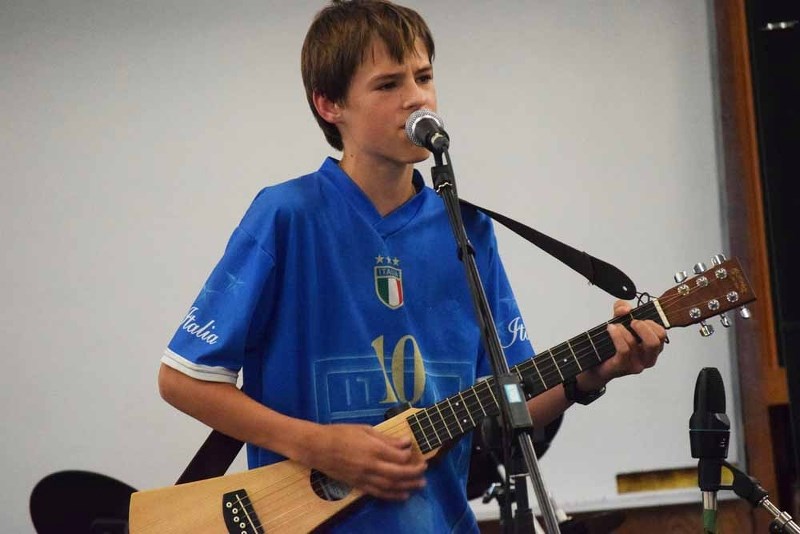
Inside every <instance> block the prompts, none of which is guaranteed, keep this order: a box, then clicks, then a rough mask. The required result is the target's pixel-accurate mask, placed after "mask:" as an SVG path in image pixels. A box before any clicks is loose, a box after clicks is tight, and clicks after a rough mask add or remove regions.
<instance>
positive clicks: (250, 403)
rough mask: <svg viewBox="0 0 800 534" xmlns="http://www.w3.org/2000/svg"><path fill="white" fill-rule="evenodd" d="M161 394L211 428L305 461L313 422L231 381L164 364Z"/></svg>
mask: <svg viewBox="0 0 800 534" xmlns="http://www.w3.org/2000/svg"><path fill="white" fill-rule="evenodd" d="M158 386H159V391H160V393H161V396H162V398H163V399H164V400H165V401H167V402H168V403H169V404H171V405H172V406H174V407H175V408H177V409H178V410H180V411H182V412H184V413H186V414H188V415H191V416H192V417H194V418H195V419H197V420H199V421H201V422H203V423H205V424H207V425H208V426H210V427H211V428H213V429H215V430H218V431H220V432H222V433H223V434H226V435H228V436H231V437H233V438H236V439H239V440H241V441H244V442H246V443H252V444H253V445H257V446H259V447H262V448H265V449H268V450H271V451H274V452H276V453H278V454H281V455H283V456H286V457H287V458H291V459H293V460H297V461H301V462H303V461H304V458H303V455H305V454H307V453H308V444H309V443H313V442H314V440H313V439H312V435H313V434H314V432H315V430H316V429H315V427H316V426H317V425H316V424H315V423H312V422H309V421H304V420H301V419H295V418H292V417H288V416H286V415H283V414H281V413H278V412H276V411H275V410H271V409H269V408H267V407H266V406H264V405H263V404H261V403H259V402H257V401H255V400H253V399H251V398H250V397H248V396H247V395H246V394H245V393H243V392H242V391H241V390H239V388H237V387H236V386H234V385H233V384H226V383H219V382H206V381H202V380H197V379H194V378H192V377H190V376H187V375H185V374H183V373H181V372H180V371H177V370H175V369H172V368H171V367H169V366H166V365H164V364H162V365H161V369H160V371H159V375H158Z"/></svg>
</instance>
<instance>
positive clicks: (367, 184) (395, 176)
mask: <svg viewBox="0 0 800 534" xmlns="http://www.w3.org/2000/svg"><path fill="white" fill-rule="evenodd" d="M339 166H340V167H341V168H342V170H343V171H344V172H345V173H347V175H348V176H349V177H350V179H351V180H353V182H355V183H356V185H357V186H358V187H359V188H360V189H361V191H363V192H364V194H365V195H366V196H367V198H369V199H370V201H371V202H372V205H373V206H375V209H376V210H377V211H378V213H380V214H381V216H385V215H387V214H389V213H391V212H393V211H394V210H396V209H397V208H399V207H400V206H402V205H403V204H405V203H406V202H407V201H408V200H409V199H410V198H411V197H413V196H414V194H415V193H416V190H415V189H414V183H413V180H412V176H413V172H414V166H413V165H412V164H410V163H408V164H398V163H386V164H384V165H360V164H358V162H357V161H355V160H354V159H350V158H347V156H346V155H345V156H343V157H342V160H341V162H340V163H339Z"/></svg>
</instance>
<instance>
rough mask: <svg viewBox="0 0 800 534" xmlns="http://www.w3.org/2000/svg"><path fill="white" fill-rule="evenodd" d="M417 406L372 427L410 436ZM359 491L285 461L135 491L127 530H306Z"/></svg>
mask: <svg viewBox="0 0 800 534" xmlns="http://www.w3.org/2000/svg"><path fill="white" fill-rule="evenodd" d="M417 411H419V409H416V408H411V409H409V410H406V411H404V412H403V413H401V414H399V415H397V416H395V417H393V418H391V419H388V420H386V421H384V422H383V423H381V424H380V425H378V426H377V427H376V428H377V429H378V430H380V431H382V432H384V433H386V434H391V435H395V436H399V435H404V434H405V435H412V433H411V429H410V428H409V427H408V423H407V422H406V418H407V417H408V416H409V415H411V414H413V413H415V412H417ZM415 449H416V450H417V452H418V453H419V454H422V453H421V452H420V451H419V448H418V447H415ZM434 454H435V451H432V452H431V453H428V454H425V456H426V457H429V456H433V455H434ZM362 496H363V493H362V492H360V491H358V490H354V489H350V488H348V487H346V486H344V485H343V484H340V483H338V482H336V481H334V480H332V479H329V478H327V477H325V476H324V475H322V474H321V473H319V472H318V471H312V470H311V469H308V468H307V467H305V466H303V465H301V464H298V463H297V462H293V461H291V460H286V461H283V462H278V463H275V464H272V465H268V466H265V467H259V468H256V469H251V470H249V471H245V472H242V473H234V474H231V475H225V476H221V477H216V478H210V479H207V480H200V481H198V482H191V483H188V484H181V485H178V486H168V487H165V488H160V489H155V490H149V491H140V492H137V493H134V494H133V495H132V496H131V505H130V514H129V523H128V528H129V532H130V533H131V534H156V533H159V534H173V533H197V534H203V533H209V534H221V533H225V532H231V533H232V532H235V533H237V534H241V533H247V534H250V533H258V532H268V533H272V532H287V533H288V532H291V533H296V532H309V531H311V530H313V529H315V528H317V527H319V526H320V525H322V524H323V523H324V522H325V521H327V520H329V519H330V518H332V517H333V516H334V515H336V514H337V513H339V512H340V511H342V510H343V509H344V508H346V507H347V506H349V505H351V504H353V503H354V502H355V501H357V500H358V499H360V498H361V497H362Z"/></svg>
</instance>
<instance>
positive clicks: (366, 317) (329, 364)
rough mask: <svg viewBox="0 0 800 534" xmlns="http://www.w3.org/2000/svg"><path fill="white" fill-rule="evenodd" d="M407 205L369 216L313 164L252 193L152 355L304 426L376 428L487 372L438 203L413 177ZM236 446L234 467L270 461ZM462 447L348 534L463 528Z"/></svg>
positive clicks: (494, 266) (377, 504) (527, 352)
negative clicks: (387, 415)
mask: <svg viewBox="0 0 800 534" xmlns="http://www.w3.org/2000/svg"><path fill="white" fill-rule="evenodd" d="M414 185H415V186H416V188H417V194H416V195H415V196H414V197H413V198H411V199H410V200H409V201H408V202H406V203H405V204H403V205H402V206H401V207H399V208H398V209H396V210H395V211H393V212H392V213H390V214H388V215H386V216H384V217H381V215H380V214H379V213H378V212H377V211H376V210H375V208H374V206H373V205H372V203H371V202H370V200H369V199H368V198H367V197H366V196H365V195H364V193H363V192H362V191H361V190H360V189H359V188H358V186H357V185H356V184H355V183H354V182H353V181H352V180H351V179H350V178H349V177H348V176H347V175H346V174H345V173H344V172H343V171H342V170H341V169H340V168H339V166H338V164H337V161H336V160H334V159H330V158H329V159H328V160H326V161H325V163H324V164H323V165H322V167H321V168H320V170H319V171H317V172H315V173H313V174H310V175H307V176H304V177H301V178H298V179H296V180H291V181H289V182H285V183H283V184H280V185H277V186H273V187H267V188H265V189H264V190H262V191H261V192H260V193H259V195H258V196H257V197H256V199H255V200H254V201H253V204H252V205H251V207H250V209H249V210H248V211H247V213H246V214H245V216H244V218H243V219H242V221H241V223H240V224H239V226H238V227H237V228H236V230H235V231H234V232H233V235H232V236H231V238H230V241H229V242H228V245H227V248H226V250H225V253H224V255H223V257H222V259H221V260H220V262H219V263H218V264H217V266H216V268H215V269H214V271H213V272H212V274H211V275H210V277H209V278H208V281H207V282H206V283H205V285H204V286H203V288H202V290H201V292H200V294H199V296H198V297H197V300H196V301H195V302H194V303H193V304H192V306H191V307H190V309H189V311H188V313H187V314H186V316H185V318H184V320H183V322H182V323H181V325H180V327H179V328H178V330H177V332H176V334H175V336H174V337H173V339H172V341H171V342H170V344H169V347H168V349H167V350H166V351H165V354H164V356H163V358H162V362H163V363H165V364H166V365H169V366H170V367H173V368H175V369H178V370H179V371H182V372H184V373H186V374H187V375H189V376H192V377H195V378H198V379H201V380H210V381H221V382H230V383H235V382H236V380H237V377H238V374H239V372H240V371H242V372H243V389H244V391H245V392H246V393H247V394H248V395H249V396H251V397H252V398H254V399H257V400H258V401H260V402H262V403H263V404H265V405H266V406H269V407H270V408H272V409H274V410H277V411H279V412H281V413H284V414H286V415H289V416H292V417H297V418H302V419H306V420H311V421H316V422H319V423H368V424H377V423H379V422H380V421H382V420H383V416H384V412H385V411H386V410H387V409H388V408H391V407H392V406H394V405H396V404H398V403H401V402H409V403H411V404H412V405H413V406H417V407H424V406H429V405H431V404H434V403H435V402H436V401H439V400H441V399H443V398H445V397H447V396H450V395H453V394H455V393H457V392H459V391H461V390H464V389H465V388H468V387H469V386H471V385H472V384H473V383H474V382H475V380H476V378H478V377H480V376H485V375H488V374H490V366H489V362H488V359H487V357H486V355H485V354H484V351H483V348H482V344H481V339H480V332H479V331H478V328H477V326H476V321H475V316H474V311H473V304H472V300H471V296H470V292H469V289H468V286H467V282H466V277H465V271H464V266H463V264H462V263H461V262H460V261H459V260H458V257H457V254H456V246H455V240H454V239H453V235H452V230H451V228H450V224H449V222H448V219H447V214H446V212H445V210H444V205H443V202H442V200H441V199H440V198H438V196H437V195H436V194H435V193H434V192H433V191H432V190H431V189H430V188H427V187H425V186H424V184H423V180H422V177H421V175H420V174H419V173H418V172H417V171H415V172H414ZM463 214H464V223H465V225H466V228H467V233H468V235H469V238H470V241H471V243H472V245H473V247H474V249H475V253H476V261H477V264H478V269H479V271H480V273H481V278H482V280H483V284H484V286H485V289H486V294H487V297H488V300H489V303H490V306H491V309H492V313H493V315H494V318H495V322H496V325H497V328H498V332H499V333H500V339H501V342H502V344H503V346H504V348H505V352H506V357H507V359H508V360H509V363H510V364H511V365H515V364H516V363H519V362H520V361H522V360H523V359H526V358H530V357H531V356H532V355H533V350H532V348H531V346H530V343H529V342H528V341H527V333H526V331H525V327H524V324H523V322H522V320H521V317H520V312H519V310H518V308H517V304H516V301H515V299H514V296H513V294H512V291H511V288H510V285H509V283H508V280H507V277H506V274H505V271H504V269H503V266H502V263H501V261H500V257H499V256H498V254H497V246H496V241H495V236H494V233H493V230H492V225H491V221H490V220H489V219H488V217H486V216H485V215H483V214H481V213H478V212H475V211H473V210H467V209H465V210H463ZM281 459H283V458H281V457H279V456H278V455H276V454H275V453H273V452H271V451H267V450H264V449H260V448H257V447H255V446H252V445H248V463H249V465H250V467H251V468H252V467H258V466H262V465H266V464H269V463H273V462H275V461H278V460H281ZM469 459H470V439H468V438H467V439H462V440H461V441H460V442H459V443H458V444H457V445H456V446H455V447H454V448H453V449H452V450H451V451H450V452H449V453H448V454H447V456H445V458H444V459H443V460H442V461H440V462H438V463H437V464H434V465H432V466H431V468H430V469H429V470H428V472H427V474H426V477H427V482H428V484H427V486H426V487H425V489H423V490H421V491H418V492H415V493H414V495H413V496H412V497H411V498H410V499H409V500H408V501H406V502H403V503H390V502H384V501H379V500H376V499H368V500H367V502H366V503H365V504H364V505H363V506H360V508H359V509H358V512H357V513H356V514H354V515H352V516H349V517H348V519H347V521H348V522H347V529H346V530H348V531H352V532H369V531H372V530H380V531H381V532H384V533H385V532H443V531H459V532H461V531H470V530H475V529H476V528H477V527H476V523H475V518H474V516H473V514H472V513H471V511H470V509H469V507H468V505H467V500H466V489H465V486H466V477H467V472H468V468H469Z"/></svg>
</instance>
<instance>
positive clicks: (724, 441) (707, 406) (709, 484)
mask: <svg viewBox="0 0 800 534" xmlns="http://www.w3.org/2000/svg"><path fill="white" fill-rule="evenodd" d="M730 428H731V423H730V420H729V419H728V416H727V415H725V386H724V385H723V383H722V376H721V375H720V374H719V370H718V369H717V368H716V367H705V368H703V369H702V370H701V371H700V373H699V374H698V375H697V382H696V383H695V386H694V413H692V416H691V417H690V418H689V441H690V444H691V449H692V458H698V459H699V460H698V462H697V479H698V486H699V487H700V491H702V492H703V524H704V527H705V531H706V532H716V514H717V491H718V490H719V489H720V482H721V478H722V463H723V461H724V460H725V458H727V457H728V441H729V437H730Z"/></svg>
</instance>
